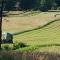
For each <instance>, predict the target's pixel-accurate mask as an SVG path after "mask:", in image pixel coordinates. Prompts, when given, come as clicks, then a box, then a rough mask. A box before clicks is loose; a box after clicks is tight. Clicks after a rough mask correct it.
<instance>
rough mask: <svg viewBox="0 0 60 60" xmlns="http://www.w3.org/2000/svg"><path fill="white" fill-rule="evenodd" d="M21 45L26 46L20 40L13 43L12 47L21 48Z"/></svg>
mask: <svg viewBox="0 0 60 60" xmlns="http://www.w3.org/2000/svg"><path fill="white" fill-rule="evenodd" d="M23 47H26V45H25V44H24V43H22V42H20V43H14V44H13V49H19V48H23Z"/></svg>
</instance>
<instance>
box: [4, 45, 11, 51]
mask: <svg viewBox="0 0 60 60" xmlns="http://www.w3.org/2000/svg"><path fill="white" fill-rule="evenodd" d="M3 48H4V50H11V48H10V47H9V45H4V47H3Z"/></svg>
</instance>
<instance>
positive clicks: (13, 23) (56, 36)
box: [2, 12, 60, 53]
mask: <svg viewBox="0 0 60 60" xmlns="http://www.w3.org/2000/svg"><path fill="white" fill-rule="evenodd" d="M56 13H57V12H54V13H53V12H42V13H37V14H36V15H35V13H33V12H32V13H31V12H27V13H24V14H25V15H26V16H22V17H21V16H20V17H19V16H17V17H16V16H12V17H11V16H10V17H4V19H7V20H8V21H6V20H3V24H2V27H3V28H2V30H3V31H7V32H13V33H16V32H21V31H25V30H31V29H33V30H31V31H26V32H24V33H23V32H22V33H19V34H17V35H14V39H13V42H14V43H19V42H23V43H25V44H26V45H27V46H26V47H24V48H18V49H16V51H39V52H57V53H60V20H59V21H54V22H53V23H50V24H48V25H46V26H44V27H43V28H40V27H41V26H43V25H45V24H46V23H49V22H50V21H52V20H56V19H59V18H60V17H59V16H57V17H54V15H55V14H56ZM29 14H30V15H31V16H27V15H29ZM32 15H33V16H32ZM36 27H38V28H37V29H34V28H36ZM3 45H4V44H3ZM12 46H13V44H11V45H10V47H12ZM12 48H13V47H12Z"/></svg>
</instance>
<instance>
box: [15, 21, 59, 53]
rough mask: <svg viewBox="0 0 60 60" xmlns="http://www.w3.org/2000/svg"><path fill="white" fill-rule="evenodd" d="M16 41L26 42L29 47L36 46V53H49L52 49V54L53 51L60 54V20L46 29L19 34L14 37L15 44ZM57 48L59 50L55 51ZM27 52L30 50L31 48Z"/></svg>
mask: <svg viewBox="0 0 60 60" xmlns="http://www.w3.org/2000/svg"><path fill="white" fill-rule="evenodd" d="M15 41H17V42H24V43H25V44H27V45H30V46H34V48H35V49H36V51H44V50H45V51H48V52H49V51H50V49H51V51H50V52H52V51H53V52H58V53H59V50H60V48H57V47H59V46H60V20H59V21H56V22H53V23H51V24H49V25H47V26H45V27H44V28H41V29H38V30H34V31H30V32H26V33H22V34H18V35H16V36H14V42H15ZM38 46H39V47H38ZM37 47H38V48H37ZM49 47H50V48H49ZM34 48H32V50H35V49H34ZM55 48H57V49H56V50H55V51H54V49H55ZM24 49H26V48H23V49H20V50H21V51H22V50H24ZM26 50H29V47H28V48H27V49H26ZM57 50H58V51H57Z"/></svg>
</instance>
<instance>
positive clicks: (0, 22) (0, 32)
mask: <svg viewBox="0 0 60 60" xmlns="http://www.w3.org/2000/svg"><path fill="white" fill-rule="evenodd" d="M2 10H3V1H2V2H1V7H0V49H1V43H2V39H1V37H2Z"/></svg>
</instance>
